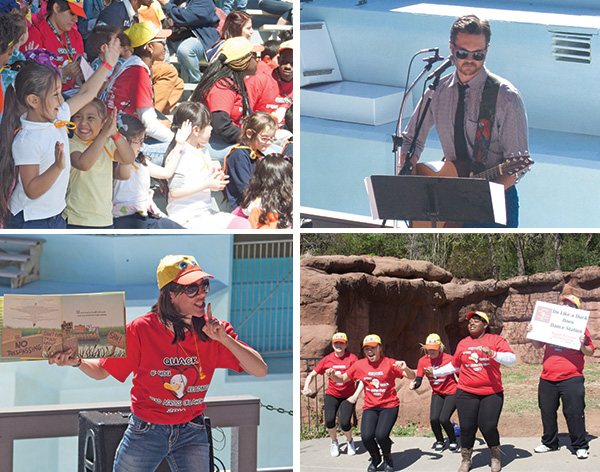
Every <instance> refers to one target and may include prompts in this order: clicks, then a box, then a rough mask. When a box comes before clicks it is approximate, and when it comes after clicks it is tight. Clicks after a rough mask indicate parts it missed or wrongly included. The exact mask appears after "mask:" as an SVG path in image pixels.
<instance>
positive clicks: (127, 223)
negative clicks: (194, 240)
mask: <svg viewBox="0 0 600 472" xmlns="http://www.w3.org/2000/svg"><path fill="white" fill-rule="evenodd" d="M114 221H115V224H114V226H115V228H116V229H183V226H181V225H180V224H179V223H175V222H174V221H172V220H170V219H169V218H165V217H161V218H152V217H150V216H142V215H140V214H139V213H134V214H133V215H127V216H120V217H118V218H115V220H114Z"/></svg>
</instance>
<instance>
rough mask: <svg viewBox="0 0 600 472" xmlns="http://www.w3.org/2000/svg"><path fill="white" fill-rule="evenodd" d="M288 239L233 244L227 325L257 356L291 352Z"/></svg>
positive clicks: (290, 248)
mask: <svg viewBox="0 0 600 472" xmlns="http://www.w3.org/2000/svg"><path fill="white" fill-rule="evenodd" d="M292 255H293V251H292V240H291V239H280V240H271V241H261V242H235V243H234V245H233V281H232V290H231V294H232V296H231V312H232V320H231V324H232V325H233V326H234V327H235V330H236V332H237V333H238V335H239V336H240V339H242V340H244V342H247V343H248V344H249V345H251V346H252V347H253V348H255V349H256V350H257V351H259V352H260V353H261V354H280V353H291V352H292V350H293V291H292V285H293V258H292Z"/></svg>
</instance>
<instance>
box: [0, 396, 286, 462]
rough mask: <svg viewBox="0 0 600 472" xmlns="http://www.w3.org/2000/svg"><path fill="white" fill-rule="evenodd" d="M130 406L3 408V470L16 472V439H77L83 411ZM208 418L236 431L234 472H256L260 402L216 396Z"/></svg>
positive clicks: (210, 402) (0, 423) (109, 410)
mask: <svg viewBox="0 0 600 472" xmlns="http://www.w3.org/2000/svg"><path fill="white" fill-rule="evenodd" d="M129 406H130V403H129V402H111V403H95V404H71V405H43V406H27V407H11V408H0V470H2V471H7V472H8V471H11V470H13V446H14V441H15V440H18V439H42V438H59V437H67V436H77V435H78V434H79V412H82V411H92V410H94V411H101V412H106V413H112V412H117V411H121V412H128V411H129ZM206 415H207V416H209V417H210V419H211V423H212V425H213V426H219V427H224V428H231V429H232V431H231V442H232V444H231V471H232V472H256V470H257V469H256V464H257V449H256V448H257V435H258V424H259V416H260V400H259V399H258V398H256V397H252V396H250V395H238V396H231V397H215V398H212V399H210V400H206ZM290 440H291V439H290ZM281 470H285V469H281Z"/></svg>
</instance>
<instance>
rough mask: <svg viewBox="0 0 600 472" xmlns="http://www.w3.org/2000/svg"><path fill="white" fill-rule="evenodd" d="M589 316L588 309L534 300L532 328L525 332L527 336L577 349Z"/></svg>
mask: <svg viewBox="0 0 600 472" xmlns="http://www.w3.org/2000/svg"><path fill="white" fill-rule="evenodd" d="M589 316H590V312H589V311H585V310H578V309H577V308H571V307H568V306H563V305H553V304H552V303H546V302H536V304H535V309H534V310H533V316H532V317H531V325H532V326H533V329H532V330H531V331H529V333H527V338H528V339H534V340H535V341H540V342H544V343H548V344H554V345H556V346H562V347H566V348H569V349H579V348H580V347H581V340H580V337H581V335H582V334H584V332H585V328H586V326H587V322H588V318H589Z"/></svg>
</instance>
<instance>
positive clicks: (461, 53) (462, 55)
mask: <svg viewBox="0 0 600 472" xmlns="http://www.w3.org/2000/svg"><path fill="white" fill-rule="evenodd" d="M486 54H487V51H465V50H464V49H456V44H455V45H454V55H455V56H456V58H457V59H461V60H462V59H466V58H468V57H469V56H471V57H472V58H473V60H474V61H477V62H481V61H483V60H484V59H485V55H486Z"/></svg>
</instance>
